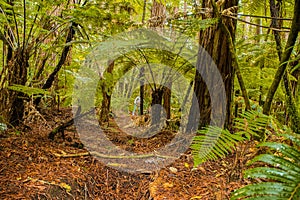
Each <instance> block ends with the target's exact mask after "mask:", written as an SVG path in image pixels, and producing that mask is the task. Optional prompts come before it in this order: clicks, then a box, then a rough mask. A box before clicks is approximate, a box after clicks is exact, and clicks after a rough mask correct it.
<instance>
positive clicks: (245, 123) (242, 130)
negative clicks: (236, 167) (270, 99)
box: [191, 111, 277, 166]
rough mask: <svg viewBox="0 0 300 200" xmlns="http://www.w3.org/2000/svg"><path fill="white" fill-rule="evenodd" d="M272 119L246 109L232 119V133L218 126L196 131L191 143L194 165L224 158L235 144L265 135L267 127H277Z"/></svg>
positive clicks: (233, 148)
mask: <svg viewBox="0 0 300 200" xmlns="http://www.w3.org/2000/svg"><path fill="white" fill-rule="evenodd" d="M273 121H274V119H273V118H272V117H269V116H267V115H264V114H262V113H261V112H258V111H248V112H245V113H244V114H242V115H240V117H238V118H236V119H235V121H234V129H235V130H237V131H236V132H234V133H231V132H229V131H228V130H224V129H221V128H219V127H214V126H209V127H206V128H204V129H201V130H200V131H198V135H196V136H195V137H194V139H193V143H192V145H191V149H192V155H193V158H194V166H198V165H199V164H201V163H203V162H205V161H207V160H217V159H219V158H224V157H225V156H226V155H228V154H229V153H231V152H232V151H233V150H235V146H236V145H237V144H238V143H239V142H242V141H245V140H250V139H251V138H252V137H259V138H262V136H265V134H266V133H268V132H269V130H268V129H277V126H276V124H275V123H274V122H273Z"/></svg>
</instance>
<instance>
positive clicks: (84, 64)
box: [0, 0, 300, 199]
mask: <svg viewBox="0 0 300 200" xmlns="http://www.w3.org/2000/svg"><path fill="white" fill-rule="evenodd" d="M0 21H1V25H0V48H1V52H2V53H1V54H0V58H1V62H0V70H1V74H0V91H1V92H0V131H1V132H4V131H6V130H7V129H11V130H14V131H15V132H16V133H18V129H21V127H22V126H26V123H25V122H26V121H28V119H29V118H31V117H32V114H36V113H39V115H41V116H43V115H46V113H47V110H54V109H58V110H59V109H60V108H68V107H72V106H73V107H76V109H75V112H74V118H73V119H72V120H71V121H68V122H66V123H65V124H62V125H61V126H60V127H58V128H56V129H54V130H53V131H52V132H51V133H50V134H49V138H50V139H53V138H54V137H55V136H56V133H58V132H60V131H62V132H63V131H64V129H65V128H66V127H68V126H70V125H72V124H73V122H74V121H76V120H77V119H79V118H80V117H82V116H84V115H85V114H86V113H88V112H90V109H91V107H93V108H95V110H96V114H97V120H98V121H99V123H100V125H101V126H109V122H110V120H111V118H113V117H114V116H115V115H117V116H120V115H128V116H129V115H132V112H133V110H137V111H138V112H137V113H138V115H139V119H138V120H140V121H139V122H138V126H146V125H147V126H149V127H150V132H151V131H153V133H154V132H155V131H157V128H158V127H159V128H162V129H164V130H170V131H174V132H180V131H181V127H182V126H185V127H184V130H185V131H186V132H188V133H190V132H193V133H196V135H195V136H194V137H193V138H192V142H191V146H190V148H191V150H192V155H193V158H194V167H195V168H196V167H197V166H199V165H201V164H202V163H203V162H206V161H207V160H217V159H220V158H223V157H225V156H226V155H228V154H229V153H232V152H233V151H234V150H235V148H236V146H238V145H239V143H242V142H244V141H247V140H248V141H257V142H259V143H260V144H259V145H258V148H261V149H262V150H261V152H262V153H261V154H260V155H258V156H257V157H255V158H254V159H253V160H252V161H251V164H253V163H255V167H254V168H250V169H249V170H247V171H246V172H245V176H246V177H247V178H252V179H258V178H259V179H260V180H261V182H259V183H257V184H253V185H248V186H246V187H245V188H241V189H239V190H237V191H235V192H234V193H233V194H232V199H247V198H248V199H262V198H263V199H299V197H300V189H299V188H300V187H299V184H300V179H299V177H300V176H299V174H300V164H299V156H300V151H299V146H300V142H299V141H300V137H299V135H298V134H299V133H300V115H299V111H300V110H299V106H298V105H299V103H300V101H299V99H300V97H299V84H300V82H299V80H300V62H299V60H300V39H299V37H298V33H299V31H300V0H269V1H259V0H254V1H248V0H242V1H238V0H218V1H215V0H212V1H210V0H202V1H198V0H184V1H183V0H182V1H179V0H172V1H168V2H165V1H158V0H152V1H147V0H144V1H141V0H134V1H129V0H105V1H98V0H94V1H89V0H73V1H69V0H68V1H64V0H60V1H43V0H32V1H29V0H22V1H20V0H0ZM135 31H140V32H135ZM149 38H150V40H149ZM199 46H200V47H201V48H200V50H199ZM202 48H203V49H205V50H206V51H205V53H203V51H202V50H201V49H202ZM99 52H100V53H99ZM195 52H196V53H195ZM101 53H102V54H101ZM103 54H104V56H103ZM206 54H207V55H209V57H210V58H211V59H212V60H206V57H205V55H206ZM201 58H202V60H201ZM212 61H213V64H212ZM210 62H211V63H210ZM206 64H209V66H214V67H215V68H216V69H217V71H218V73H217V72H215V71H213V69H211V68H205V67H203V66H205V65H206ZM100 68H101V69H100ZM102 68H103V69H102ZM95 69H96V70H95ZM203 69H204V70H203ZM89 70H90V71H89ZM97 70H98V71H97ZM210 73H211V74H213V76H212V75H211V74H210ZM215 74H218V76H216V75H215ZM93 75H95V76H94V77H93ZM87 78H91V79H94V80H93V81H95V83H96V88H92V87H93V86H91V88H92V89H94V90H93V91H91V92H92V93H89V92H90V91H89V89H90V88H89V85H88V83H87V82H88V81H87ZM78 88H79V89H81V90H80V91H79V93H78V90H79V89H78ZM92 89H91V90H92ZM82 91H86V93H82ZM137 96H140V98H141V99H140V103H139V104H135V103H134V101H135V98H136V97H137ZM79 101H80V103H79ZM90 102H92V104H93V105H92V106H86V105H88V104H89V103H90ZM157 105H160V106H157ZM85 106H86V107H85ZM75 113H76V114H75ZM129 113H130V114H129ZM148 118H149V119H148ZM163 119H164V122H162V121H163ZM141 120H142V121H143V122H141ZM147 123H148V124H147ZM159 130H160V129H159ZM151 134H152V133H150V135H151ZM144 136H145V135H142V136H140V137H144ZM151 136H152V135H151ZM274 138H275V139H274Z"/></svg>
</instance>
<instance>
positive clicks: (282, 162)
mask: <svg viewBox="0 0 300 200" xmlns="http://www.w3.org/2000/svg"><path fill="white" fill-rule="evenodd" d="M281 136H283V137H284V138H286V139H289V140H291V141H292V142H294V143H295V144H297V145H295V146H290V145H287V144H283V143H276V142H264V143H262V144H260V145H259V146H261V147H268V148H270V149H272V150H275V152H274V153H273V154H261V155H259V156H257V157H255V158H254V159H252V160H251V162H250V163H249V164H253V163H254V162H263V163H266V164H268V165H269V167H256V168H253V169H249V170H246V171H245V177H246V178H263V179H267V180H269V181H267V182H262V183H258V184H252V185H247V186H245V187H243V188H240V189H238V190H237V191H235V192H234V193H233V194H232V197H231V199H232V200H235V199H248V200H249V199H290V200H296V199H300V161H299V158H300V151H299V144H300V143H299V139H300V137H299V136H298V135H295V134H281Z"/></svg>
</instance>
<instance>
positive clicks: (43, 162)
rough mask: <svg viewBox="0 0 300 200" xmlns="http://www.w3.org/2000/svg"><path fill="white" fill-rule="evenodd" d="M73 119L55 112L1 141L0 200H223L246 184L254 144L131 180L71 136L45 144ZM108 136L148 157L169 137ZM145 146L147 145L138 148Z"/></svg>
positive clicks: (185, 157)
mask: <svg viewBox="0 0 300 200" xmlns="http://www.w3.org/2000/svg"><path fill="white" fill-rule="evenodd" d="M71 118H72V113H71V110H69V109H66V110H63V111H61V112H54V111H53V112H52V113H48V114H47V115H46V116H45V120H46V121H45V123H42V122H40V123H37V122H33V123H29V124H28V127H27V129H26V130H25V129H24V130H22V131H16V130H9V131H8V132H6V133H2V134H1V135H0V199H103V200H110V199H121V200H123V199H128V200H133V199H137V200H143V199H145V200H150V199H154V200H161V199H167V200H177V199H178V200H179V199H180V200H189V199H207V200H214V199H216V200H223V199H229V198H230V193H231V192H232V191H234V190H235V189H237V188H239V187H241V186H244V185H246V184H248V183H250V181H249V180H247V179H244V178H243V174H242V171H243V170H245V169H246V168H247V166H246V162H247V161H248V160H249V159H250V158H252V157H253V156H254V154H255V153H256V152H255V150H254V148H252V147H253V146H254V144H251V143H247V144H246V143H243V144H240V145H239V146H238V147H237V150H236V151H235V152H234V153H233V154H230V155H228V156H227V157H226V158H225V159H219V160H217V161H208V162H205V163H203V164H201V165H200V166H198V167H197V168H196V169H193V159H192V156H191V153H190V151H189V150H188V151H187V152H186V153H185V154H184V155H182V156H181V157H180V158H178V159H177V160H175V162H173V163H172V164H169V165H168V166H166V167H164V168H162V169H160V170H158V171H154V172H149V173H148V172H143V173H135V174H134V173H128V172H124V171H120V170H117V169H115V168H112V167H108V166H106V165H105V164H104V163H102V162H101V161H99V160H98V159H95V157H93V156H91V155H89V154H88V152H87V150H86V149H85V147H83V148H82V145H81V142H80V140H79V138H78V134H77V133H76V132H75V131H74V130H70V129H68V130H67V131H65V138H64V139H63V138H61V137H60V135H57V136H56V137H55V139H54V140H50V139H48V134H49V132H50V131H51V130H52V129H53V128H55V127H56V126H57V125H58V124H59V123H60V122H62V121H67V120H68V119H71ZM127 123H128V122H127ZM71 129H75V128H74V127H71ZM109 130H110V131H111V132H108V133H107V134H108V137H109V138H110V139H111V140H112V141H114V143H119V144H120V146H122V147H124V148H128V146H129V147H130V148H131V149H134V151H135V152H147V151H150V150H152V149H153V148H154V147H158V146H160V145H162V144H163V143H166V142H168V141H170V138H168V137H172V134H168V133H167V132H161V133H159V134H158V135H157V136H156V137H151V138H148V139H142V140H136V141H133V142H130V143H129V142H128V141H129V140H131V139H130V137H128V136H126V135H125V133H123V132H122V131H121V130H119V131H118V132H116V131H117V128H116V127H115V128H113V129H109ZM145 140H147V141H146V142H147V145H142V142H143V141H144V142H145ZM147 148H149V149H147ZM154 149H155V148H154ZM64 155H70V156H64Z"/></svg>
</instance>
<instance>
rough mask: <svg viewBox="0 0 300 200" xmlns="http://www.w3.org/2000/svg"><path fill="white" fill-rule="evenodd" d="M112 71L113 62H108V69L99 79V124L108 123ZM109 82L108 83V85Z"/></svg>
mask: <svg viewBox="0 0 300 200" xmlns="http://www.w3.org/2000/svg"><path fill="white" fill-rule="evenodd" d="M113 69H114V61H109V63H108V68H107V69H106V70H105V72H104V74H103V77H101V83H100V84H101V86H100V87H101V91H102V104H101V111H100V123H105V122H108V120H109V112H110V102H111V94H112V85H111V83H112V78H113V77H112V72H113ZM107 81H109V82H110V83H108V82H107Z"/></svg>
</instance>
